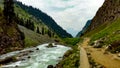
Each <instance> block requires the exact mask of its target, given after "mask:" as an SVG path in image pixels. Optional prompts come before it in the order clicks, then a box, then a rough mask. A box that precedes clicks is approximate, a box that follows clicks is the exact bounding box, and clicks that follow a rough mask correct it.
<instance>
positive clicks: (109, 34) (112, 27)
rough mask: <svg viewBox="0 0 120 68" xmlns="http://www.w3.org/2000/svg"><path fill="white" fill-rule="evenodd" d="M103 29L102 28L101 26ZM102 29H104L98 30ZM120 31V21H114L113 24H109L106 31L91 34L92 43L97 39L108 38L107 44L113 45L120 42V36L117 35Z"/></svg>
mask: <svg viewBox="0 0 120 68" xmlns="http://www.w3.org/2000/svg"><path fill="white" fill-rule="evenodd" d="M100 27H101V26H100ZM97 29H102V28H97ZM119 30H120V19H117V20H115V21H113V22H112V23H110V24H108V25H107V26H106V27H105V28H104V29H102V30H100V31H97V32H94V31H93V33H91V41H95V40H97V39H100V38H103V37H106V38H107V40H106V41H105V43H106V44H111V43H112V42H114V41H117V40H120V34H119V33H115V32H117V31H119Z"/></svg>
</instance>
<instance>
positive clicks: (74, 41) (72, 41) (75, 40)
mask: <svg viewBox="0 0 120 68" xmlns="http://www.w3.org/2000/svg"><path fill="white" fill-rule="evenodd" d="M79 41H80V38H64V39H63V42H64V43H66V44H67V45H70V46H74V45H76V44H77V43H78V42H79Z"/></svg>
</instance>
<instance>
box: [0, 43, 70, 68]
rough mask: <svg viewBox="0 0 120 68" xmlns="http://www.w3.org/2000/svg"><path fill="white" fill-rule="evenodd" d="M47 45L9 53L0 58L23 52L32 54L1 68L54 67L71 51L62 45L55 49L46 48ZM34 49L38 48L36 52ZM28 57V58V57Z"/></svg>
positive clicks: (56, 46)
mask: <svg viewBox="0 0 120 68" xmlns="http://www.w3.org/2000/svg"><path fill="white" fill-rule="evenodd" d="M46 46H48V44H43V45H39V46H37V47H35V48H29V49H25V50H22V51H16V52H11V53H8V54H6V55H2V56H0V58H4V57H5V56H9V55H15V54H19V53H21V52H24V51H28V50H32V51H33V52H31V53H28V54H26V55H24V56H22V57H20V58H22V59H23V58H24V60H19V61H17V62H14V63H9V64H7V65H4V66H2V68H47V66H48V65H53V66H55V65H56V64H57V63H58V62H59V61H60V60H61V59H62V57H63V55H64V53H65V52H66V51H67V50H69V49H71V48H70V47H65V46H62V45H54V46H55V47H51V48H47V47H46ZM36 48H39V50H37V49H36ZM28 56H29V57H28Z"/></svg>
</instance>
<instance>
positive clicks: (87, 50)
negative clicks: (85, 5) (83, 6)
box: [0, 0, 120, 68]
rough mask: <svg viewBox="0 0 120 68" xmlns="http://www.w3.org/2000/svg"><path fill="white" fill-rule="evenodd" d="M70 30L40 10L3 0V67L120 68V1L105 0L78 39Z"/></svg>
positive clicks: (0, 50) (0, 10)
mask: <svg viewBox="0 0 120 68" xmlns="http://www.w3.org/2000/svg"><path fill="white" fill-rule="evenodd" d="M60 1H61V0H60ZM63 2H64V1H62V4H63ZM66 2H67V1H65V3H66ZM75 2H76V1H75ZM50 3H51V2H50ZM42 5H43V4H42ZM60 6H61V5H60ZM45 7H46V6H45ZM73 7H75V6H73ZM73 7H71V8H69V9H72V8H73ZM49 8H50V7H49ZM52 8H54V9H55V8H56V7H52ZM46 9H48V8H46ZM59 9H60V8H59ZM56 11H58V10H57V9H56ZM60 11H66V9H64V10H63V7H62V8H61V10H59V12H60ZM70 11H73V10H70ZM81 11H82V10H81ZM84 11H85V10H84ZM71 14H72V13H71ZM56 15H57V14H56ZM65 15H67V14H65ZM73 16H74V13H73ZM88 16H89V14H88ZM65 17H66V16H65ZM77 17H78V16H77ZM61 18H63V19H64V15H63V17H61ZM59 19H60V17H59ZM69 19H70V18H68V19H67V21H68V20H69ZM82 19H83V18H80V19H79V20H82ZM60 20H61V19H60ZM69 22H71V20H69ZM75 22H76V21H75ZM75 22H73V23H75ZM63 23H64V22H62V24H63ZM65 23H67V22H66V21H65ZM75 24H76V25H80V27H81V25H83V24H82V23H81V24H78V23H75ZM68 26H70V24H68V25H66V27H68ZM74 28H76V29H78V27H74ZM74 28H73V30H74ZM70 29H71V28H70ZM68 30H69V29H68ZM68 30H65V29H64V28H62V26H60V25H59V24H57V22H56V21H55V20H54V18H52V17H51V16H49V15H48V14H47V13H45V12H43V11H42V10H40V9H39V8H35V7H33V6H30V5H26V4H24V3H22V2H20V1H17V0H0V68H119V67H120V0H105V1H104V3H103V5H102V6H101V7H99V9H98V11H97V12H96V15H95V16H94V17H93V18H92V19H88V20H87V22H86V24H85V26H84V27H83V28H82V30H81V31H80V32H78V34H77V35H76V37H73V36H72V34H74V33H71V34H70V33H68V32H67V31H68Z"/></svg>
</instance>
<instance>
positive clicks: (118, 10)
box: [87, 0, 120, 32]
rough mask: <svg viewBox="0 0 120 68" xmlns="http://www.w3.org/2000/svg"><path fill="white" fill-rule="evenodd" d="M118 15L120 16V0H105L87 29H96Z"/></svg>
mask: <svg viewBox="0 0 120 68" xmlns="http://www.w3.org/2000/svg"><path fill="white" fill-rule="evenodd" d="M118 17H120V0H105V2H104V4H103V6H102V7H101V8H100V9H99V10H98V12H97V13H96V15H95V17H94V18H93V20H92V23H91V25H90V27H89V29H88V30H87V31H88V32H89V31H91V30H94V29H95V28H96V27H98V26H100V25H101V24H103V23H105V22H110V21H113V20H116V19H117V18H118Z"/></svg>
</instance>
